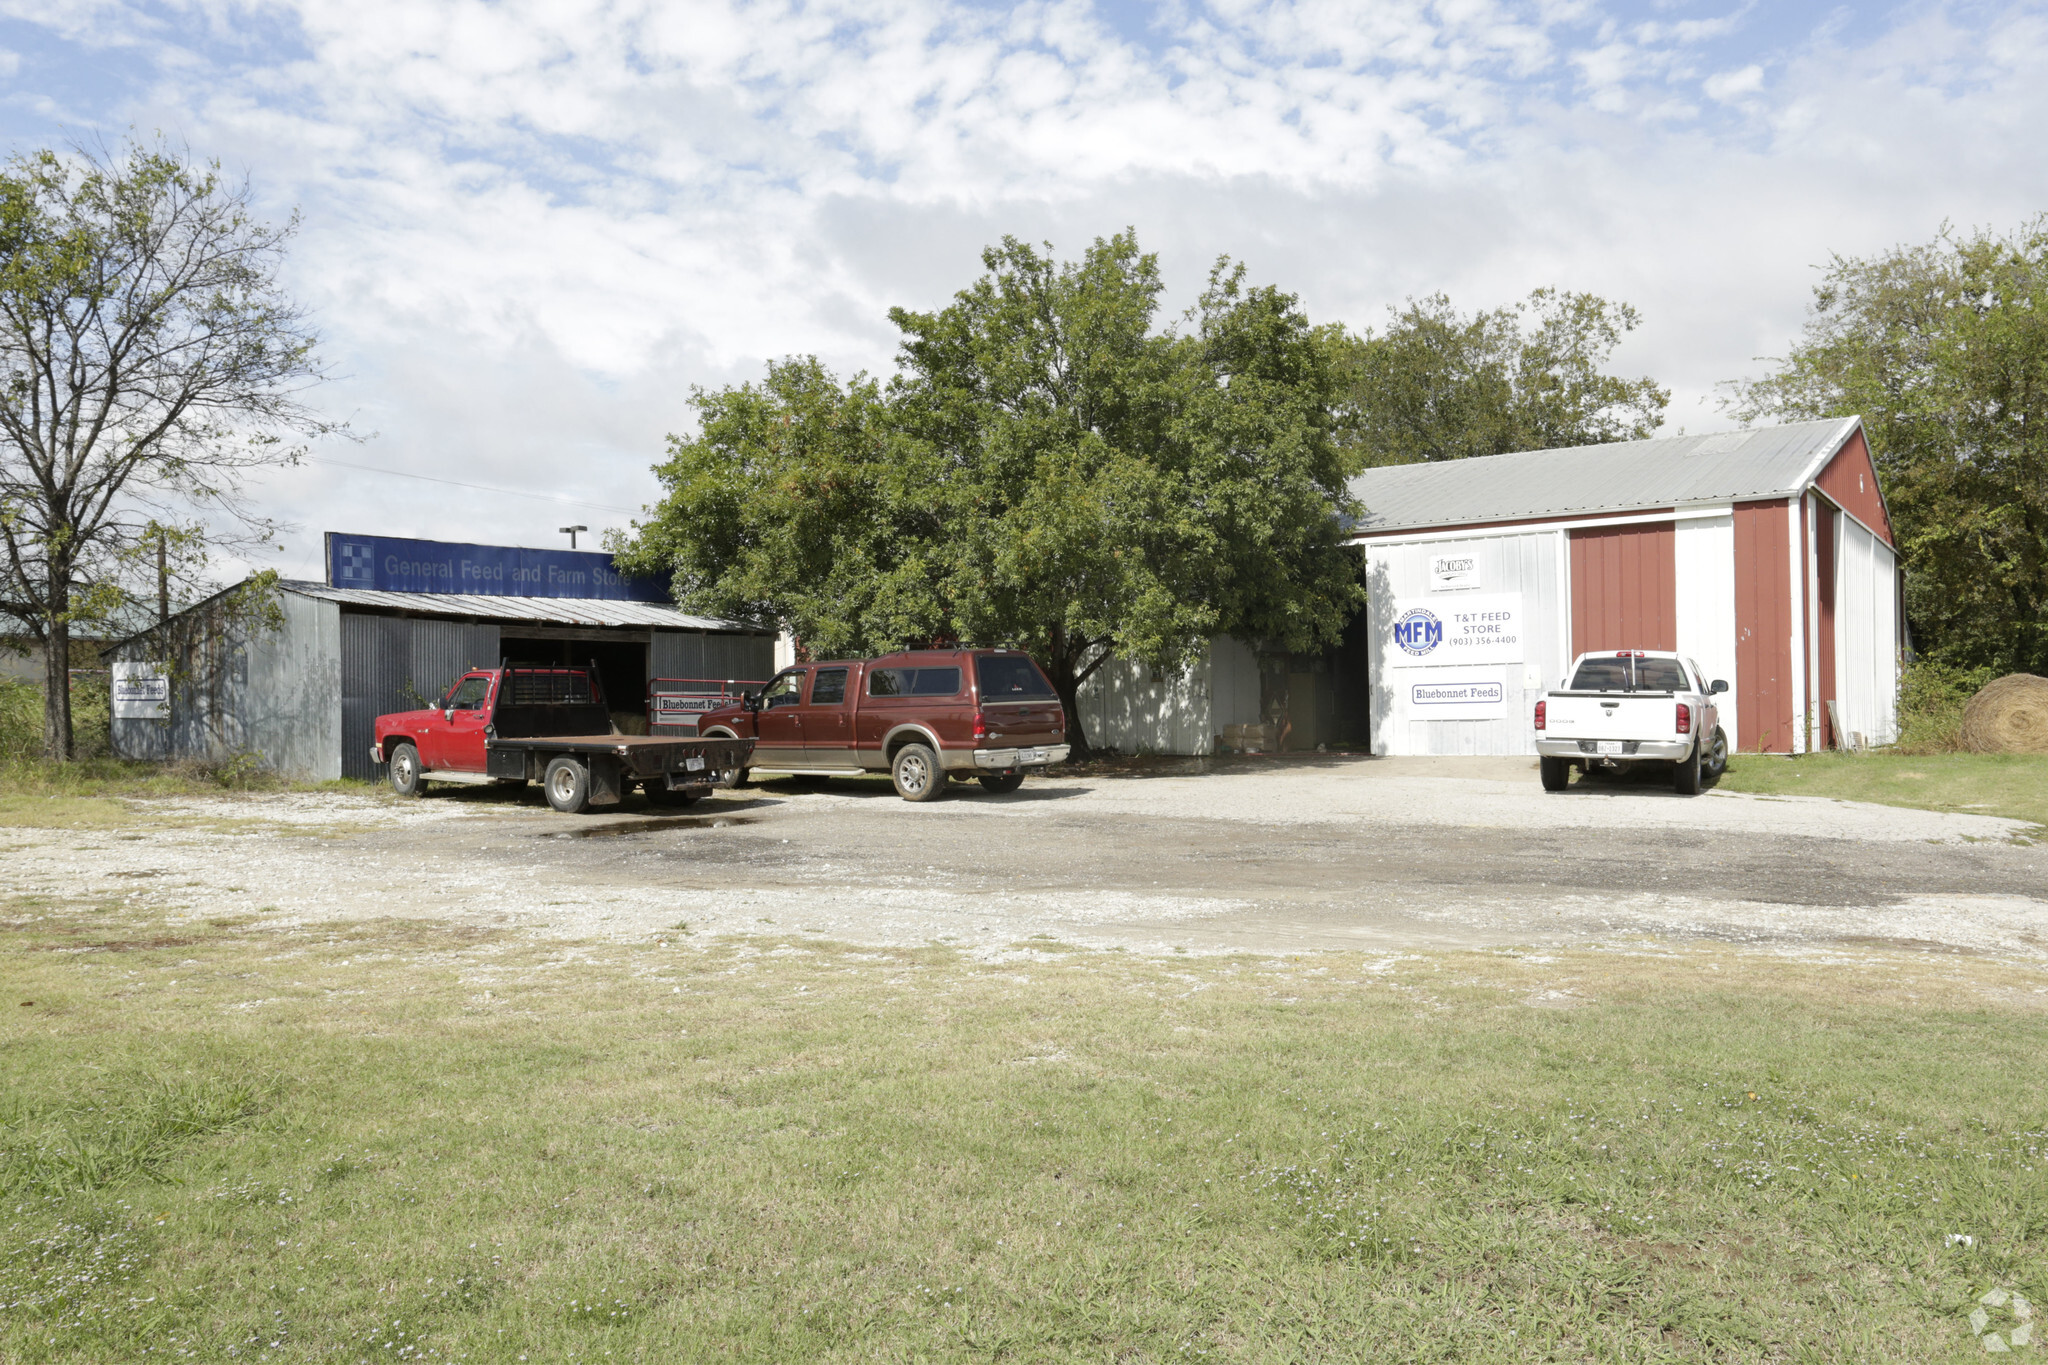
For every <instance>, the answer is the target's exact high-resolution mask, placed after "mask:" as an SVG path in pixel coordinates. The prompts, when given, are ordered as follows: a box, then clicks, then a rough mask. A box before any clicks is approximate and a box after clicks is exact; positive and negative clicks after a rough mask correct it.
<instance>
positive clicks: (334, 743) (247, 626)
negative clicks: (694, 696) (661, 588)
mask: <svg viewBox="0 0 2048 1365" xmlns="http://www.w3.org/2000/svg"><path fill="white" fill-rule="evenodd" d="M278 587H279V589H280V591H279V593H278V595H277V605H278V608H279V613H280V615H281V621H280V622H279V623H277V624H274V625H273V626H268V627H266V626H262V625H255V624H251V623H249V622H248V621H247V620H246V619H244V616H243V615H238V614H237V613H236V612H234V611H233V610H231V602H232V600H233V599H232V596H231V595H232V593H233V592H234V591H235V590H232V589H231V590H230V591H229V592H228V593H223V594H220V595H218V596H216V597H213V598H210V599H208V600H207V601H205V602H202V603H199V604H198V605H196V606H194V607H192V608H190V609H189V610H187V611H185V612H182V613H180V614H179V616H178V617H176V618H174V620H173V624H172V629H171V631H170V635H171V639H172V640H173V641H174V642H175V643H174V645H173V652H174V653H175V655H176V656H177V657H176V659H175V666H174V667H173V668H171V669H170V670H168V672H169V676H170V678H171V680H172V684H171V686H170V687H169V688H168V689H167V691H168V697H167V699H166V700H165V701H164V702H163V703H161V704H160V705H157V706H156V707H154V708H151V707H148V706H136V707H131V708H128V709H130V710H131V711H135V712H143V713H147V712H151V711H152V709H153V712H154V713H153V714H131V715H126V716H123V715H120V714H118V713H117V715H116V717H115V719H114V736H113V738H114V750H115V752H116V753H118V754H120V755H122V756H123V757H127V758H144V759H165V758H191V759H199V760H205V761H210V762H219V761H223V760H226V759H230V758H233V757H235V756H237V755H241V754H254V755H257V756H258V757H259V758H260V760H261V761H262V762H263V763H264V764H265V765H266V766H267V767H270V768H273V769H275V770H277V771H278V772H280V773H283V774H285V775H287V776H290V777H294V778H300V779H307V780H320V779H327V778H336V777H354V778H365V779H374V778H377V777H380V776H382V768H381V766H380V765H375V764H373V763H372V762H371V761H370V740H371V734H370V730H371V722H372V721H374V720H375V719H376V717H378V716H380V715H383V714H386V713H388V712H392V711H402V710H409V709H413V708H417V707H420V706H424V705H427V704H429V701H430V699H432V698H434V697H438V696H440V695H441V694H442V692H443V690H444V689H445V688H446V687H447V685H448V683H449V682H450V681H451V680H452V679H453V678H454V677H455V676H456V675H457V674H459V673H461V672H463V671H464V670H466V669H469V668H488V667H495V666H497V665H498V664H499V663H501V662H504V661H508V660H509V661H511V662H514V663H558V662H559V663H574V664H585V663H594V664H595V665H596V667H597V669H598V672H599V674H600V676H601V677H602V678H603V680H604V684H605V693H606V696H607V698H608V699H609V702H610V705H611V708H612V710H613V712H614V713H615V715H617V716H620V717H621V718H624V717H626V716H627V715H629V714H630V715H634V716H644V714H645V712H644V706H645V698H646V691H647V684H648V682H649V681H650V680H651V679H653V678H657V677H688V678H732V679H760V678H765V677H767V676H769V675H770V674H771V673H772V672H773V671H774V646H775V635H774V632H772V631H768V630H764V629H762V628H760V627H756V626H750V625H746V624H743V623H738V622H732V621H721V620H716V619H713V618H710V617H702V616H692V615H690V614H688V613H686V612H683V611H679V610H677V609H676V608H674V607H671V606H664V605H660V604H657V603H651V602H642V601H628V600H616V599H598V598H575V597H517V596H497V595H486V594H469V593H448V592H392V591H383V590H377V589H370V588H353V587H335V586H331V585H329V584H326V583H316V582H306V581H299V580H287V581H284V582H282V583H280V584H279V585H278ZM158 640H159V632H157V631H152V632H149V633H147V634H144V635H139V636H136V637H133V638H132V639H129V640H125V641H122V642H121V643H120V644H118V645H117V646H116V647H115V649H114V651H113V658H114V659H116V660H117V661H120V662H122V663H127V664H130V665H135V666H142V665H151V664H154V663H158V662H161V661H160V660H157V659H156V656H157V655H159V654H160V653H162V652H163V650H162V647H161V646H160V645H159V643H158ZM119 709H120V708H118V707H117V712H118V710H119Z"/></svg>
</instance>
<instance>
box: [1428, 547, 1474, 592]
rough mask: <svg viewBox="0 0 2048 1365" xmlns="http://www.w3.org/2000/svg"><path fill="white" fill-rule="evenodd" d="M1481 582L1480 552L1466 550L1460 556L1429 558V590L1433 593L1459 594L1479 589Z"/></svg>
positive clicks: (1450, 555) (1433, 556) (1434, 556)
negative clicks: (1468, 589)
mask: <svg viewBox="0 0 2048 1365" xmlns="http://www.w3.org/2000/svg"><path fill="white" fill-rule="evenodd" d="M1479 586H1480V582H1479V552H1478V551H1477V550H1466V551H1463V552H1462V553H1458V554H1447V555H1431V556H1430V557H1429V590H1430V591H1431V592H1459V591H1462V590H1464V589H1467V588H1477V587H1479Z"/></svg>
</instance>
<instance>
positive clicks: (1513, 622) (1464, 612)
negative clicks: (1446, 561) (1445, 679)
mask: <svg viewBox="0 0 2048 1365" xmlns="http://www.w3.org/2000/svg"><path fill="white" fill-rule="evenodd" d="M1524 638H1525V632H1524V630H1523V622H1522V594H1520V593H1518V592H1497V593H1459V594H1458V595H1457V596H1455V597H1400V598H1396V599H1395V600H1394V628H1393V637H1392V638H1391V639H1390V640H1388V641H1387V645H1386V650H1385V658H1386V661H1387V667H1389V668H1438V667H1442V666H1444V665H1446V664H1451V665H1459V664H1518V663H1521V662H1522V656H1523V641H1524Z"/></svg>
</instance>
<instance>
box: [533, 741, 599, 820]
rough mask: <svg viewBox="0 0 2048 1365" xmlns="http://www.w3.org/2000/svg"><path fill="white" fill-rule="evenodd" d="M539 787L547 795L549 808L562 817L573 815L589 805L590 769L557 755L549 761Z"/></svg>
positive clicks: (575, 760)
mask: <svg viewBox="0 0 2048 1365" xmlns="http://www.w3.org/2000/svg"><path fill="white" fill-rule="evenodd" d="M540 787H541V790H542V791H544V792H546V793H547V794H548V804H549V805H550V806H553V807H554V808H555V809H556V810H558V811H560V812H562V814H564V815H574V814H576V813H577V812H578V811H580V810H582V809H583V808H584V807H585V806H588V805H589V804H590V769H588V768H586V767H584V766H583V764H582V762H581V761H580V760H578V759H574V758H571V757H570V756H569V755H567V754H557V755H555V757H554V758H553V759H551V760H549V762H548V770H547V773H546V775H545V776H543V777H542V778H541V780H540Z"/></svg>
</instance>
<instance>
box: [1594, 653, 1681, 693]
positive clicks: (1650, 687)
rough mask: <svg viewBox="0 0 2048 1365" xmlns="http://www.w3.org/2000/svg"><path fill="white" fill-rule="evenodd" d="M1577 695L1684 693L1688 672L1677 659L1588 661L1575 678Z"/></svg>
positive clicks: (1601, 659)
mask: <svg viewBox="0 0 2048 1365" xmlns="http://www.w3.org/2000/svg"><path fill="white" fill-rule="evenodd" d="M1572 690H1573V691H1574V692H1684V691H1687V690H1689V689H1688V688H1687V687H1686V685H1685V669H1684V668H1683V667H1681V666H1680V664H1679V662H1678V660H1676V659H1634V658H1626V657H1623V658H1600V659H1587V660H1586V661H1585V662H1584V663H1581V664H1580V665H1579V671H1578V672H1577V673H1574V674H1573V675H1572Z"/></svg>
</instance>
